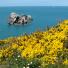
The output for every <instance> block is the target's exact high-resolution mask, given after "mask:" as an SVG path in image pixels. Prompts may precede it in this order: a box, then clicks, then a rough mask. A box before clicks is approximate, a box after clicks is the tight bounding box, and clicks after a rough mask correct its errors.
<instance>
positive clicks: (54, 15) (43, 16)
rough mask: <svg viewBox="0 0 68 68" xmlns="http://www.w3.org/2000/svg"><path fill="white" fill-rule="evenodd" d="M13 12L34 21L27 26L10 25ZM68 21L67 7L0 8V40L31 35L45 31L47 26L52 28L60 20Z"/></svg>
mask: <svg viewBox="0 0 68 68" xmlns="http://www.w3.org/2000/svg"><path fill="white" fill-rule="evenodd" d="M11 12H15V13H18V14H25V15H31V16H32V18H33V21H32V22H31V23H30V24H26V25H24V26H23V25H15V26H14V25H11V26H9V25H8V18H9V15H10V13H11ZM65 19H68V7H67V6H23V7H22V6H17V7H16V6H11V7H0V39H5V38H8V37H16V36H20V35H24V33H27V34H30V33H32V32H35V31H37V30H41V31H44V30H45V29H46V27H47V26H49V27H52V26H54V25H56V24H57V23H58V21H60V20H65Z"/></svg>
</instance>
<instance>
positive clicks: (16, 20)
mask: <svg viewBox="0 0 68 68" xmlns="http://www.w3.org/2000/svg"><path fill="white" fill-rule="evenodd" d="M31 21H32V17H31V15H22V16H21V15H18V14H16V13H14V12H13V13H11V14H10V16H9V24H27V23H29V22H31Z"/></svg>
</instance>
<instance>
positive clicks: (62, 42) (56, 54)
mask: <svg viewBox="0 0 68 68" xmlns="http://www.w3.org/2000/svg"><path fill="white" fill-rule="evenodd" d="M0 46H1V47H0V65H8V67H10V68H13V67H14V68H47V67H48V68H51V67H52V68H53V67H54V68H57V66H58V65H60V67H61V68H62V67H63V68H67V66H66V67H65V65H68V20H64V21H62V22H61V23H59V24H57V25H56V26H54V27H52V28H49V29H48V30H47V31H37V32H35V33H32V34H30V35H27V34H26V35H24V36H19V37H14V38H8V39H5V40H0ZM60 67H59V68H60Z"/></svg>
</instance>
